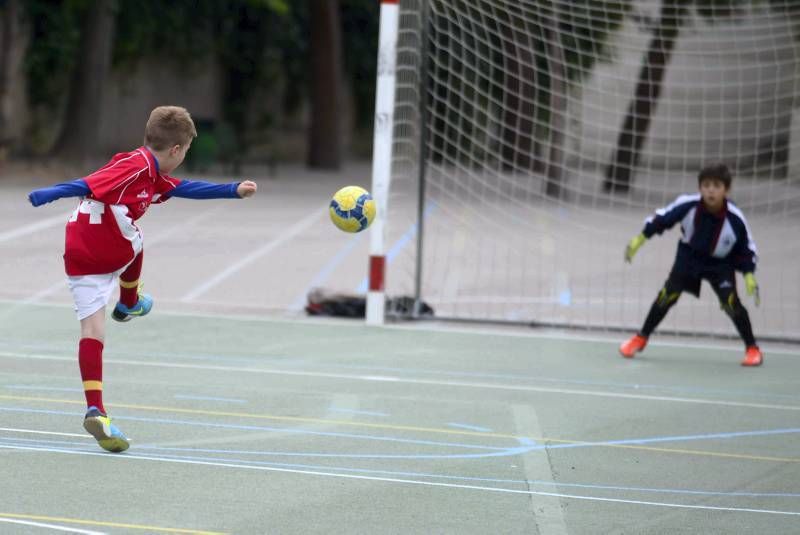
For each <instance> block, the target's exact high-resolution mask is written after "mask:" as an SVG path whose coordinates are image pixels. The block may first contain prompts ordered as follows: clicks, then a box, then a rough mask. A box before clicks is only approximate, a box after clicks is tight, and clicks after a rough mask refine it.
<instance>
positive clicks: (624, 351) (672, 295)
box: [619, 273, 683, 358]
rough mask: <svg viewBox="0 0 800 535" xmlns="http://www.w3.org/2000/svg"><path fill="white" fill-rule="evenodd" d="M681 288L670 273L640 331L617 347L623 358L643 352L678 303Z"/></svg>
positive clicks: (678, 280)
mask: <svg viewBox="0 0 800 535" xmlns="http://www.w3.org/2000/svg"><path fill="white" fill-rule="evenodd" d="M682 288H683V286H682V284H681V282H680V277H678V276H676V275H675V274H674V273H670V276H669V278H668V279H667V282H666V283H664V287H663V288H661V291H659V292H658V297H656V300H655V301H654V302H653V304H652V306H651V307H650V312H648V313H647V318H645V320H644V325H643V326H642V329H641V330H640V331H639V332H638V333H636V334H635V335H633V336H632V337H631V338H629V339H628V340H626V341H625V342H623V343H622V345H620V346H619V352H620V354H621V355H622V356H623V357H625V358H633V356H634V355H635V354H636V353H638V352H639V351H643V350H644V348H645V347H646V346H647V339H648V338H649V337H650V334H651V333H652V332H653V331H654V330H655V329H656V327H658V324H659V323H661V320H663V319H664V317H665V316H666V315H667V312H669V309H670V308H672V305H674V304H675V303H676V302H677V301H678V298H679V297H680V296H681V291H682Z"/></svg>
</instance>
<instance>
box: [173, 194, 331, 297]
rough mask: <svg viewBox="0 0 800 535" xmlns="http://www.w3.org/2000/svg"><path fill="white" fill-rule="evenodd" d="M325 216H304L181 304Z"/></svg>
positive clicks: (216, 276) (204, 284) (201, 286)
mask: <svg viewBox="0 0 800 535" xmlns="http://www.w3.org/2000/svg"><path fill="white" fill-rule="evenodd" d="M325 214H326V211H325V210H322V209H320V210H319V211H315V212H313V213H312V214H311V215H309V216H306V217H305V218H304V219H301V220H300V221H299V222H297V223H295V224H294V225H293V226H291V227H289V228H288V229H286V230H285V231H283V232H281V233H280V235H279V236H278V237H277V238H275V239H274V240H272V241H269V242H267V243H265V244H264V245H262V246H261V247H259V248H258V249H256V250H255V251H253V252H252V253H250V254H248V255H246V256H244V257H243V258H241V259H240V260H239V261H238V262H234V263H233V264H231V265H229V266H228V267H227V268H225V269H223V270H222V271H221V272H219V273H217V274H216V275H214V276H213V277H211V278H210V279H208V280H207V281H206V282H204V283H202V284H200V285H198V286H196V287H195V288H194V289H192V290H191V291H190V292H189V293H187V294H186V295H184V296H183V297H182V298H181V301H182V302H190V301H194V300H195V299H197V298H198V297H199V296H201V295H203V294H204V293H206V292H207V291H209V290H210V289H211V288H213V287H214V286H217V285H218V284H219V283H221V282H222V281H224V280H225V279H227V278H228V277H230V276H231V275H234V274H235V273H236V272H238V271H239V270H241V269H242V268H244V267H245V266H247V265H248V264H250V263H252V262H255V261H256V260H258V259H259V258H260V257H262V256H264V255H266V254H268V253H270V252H272V250H274V249H276V248H278V247H280V246H281V245H283V244H284V243H286V242H288V241H289V240H291V239H293V238H294V237H295V236H297V235H298V234H300V233H301V232H303V231H304V230H306V229H307V228H308V227H310V226H311V225H313V224H314V223H316V222H317V221H319V220H320V219H321V218H322V216H323V215H325Z"/></svg>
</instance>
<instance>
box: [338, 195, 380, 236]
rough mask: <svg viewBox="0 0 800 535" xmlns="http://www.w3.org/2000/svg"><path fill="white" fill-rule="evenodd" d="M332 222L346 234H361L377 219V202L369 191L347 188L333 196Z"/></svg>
mask: <svg viewBox="0 0 800 535" xmlns="http://www.w3.org/2000/svg"><path fill="white" fill-rule="evenodd" d="M329 211H330V214H331V221H333V224H334V225H336V226H337V227H339V228H340V229H341V230H343V231H345V232H361V231H362V230H364V229H365V228H367V227H368V226H369V225H370V224H371V223H372V220H373V219H375V200H374V199H373V198H372V195H370V194H369V192H368V191H367V190H365V189H364V188H361V187H358V186H346V187H344V188H342V189H340V190H339V191H337V192H336V193H334V194H333V199H331V206H330V210H329Z"/></svg>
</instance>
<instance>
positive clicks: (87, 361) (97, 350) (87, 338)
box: [78, 307, 106, 414]
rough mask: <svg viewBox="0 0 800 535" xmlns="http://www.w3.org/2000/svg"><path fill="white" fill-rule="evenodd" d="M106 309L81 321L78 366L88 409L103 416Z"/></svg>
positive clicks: (104, 411) (104, 410)
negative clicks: (95, 409)
mask: <svg viewBox="0 0 800 535" xmlns="http://www.w3.org/2000/svg"><path fill="white" fill-rule="evenodd" d="M105 314H106V309H105V307H103V308H101V309H100V310H98V311H97V312H95V313H94V314H92V315H91V316H89V317H86V318H84V319H82V320H81V340H80V342H79V343H78V365H79V367H80V369H81V380H82V381H83V393H84V395H85V396H86V407H87V408H88V407H97V408H98V409H99V410H100V412H102V413H103V414H105V413H106V409H105V407H103V340H104V339H105Z"/></svg>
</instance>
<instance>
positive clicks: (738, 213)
mask: <svg viewBox="0 0 800 535" xmlns="http://www.w3.org/2000/svg"><path fill="white" fill-rule="evenodd" d="M728 211H729V212H731V213H732V214H734V215H735V216H736V217H738V218H739V219H741V220H742V223H744V230H745V232H747V248H748V249H750V250H751V251H752V252H753V263H754V264H755V263H758V249H756V242H755V241H754V240H753V233H752V232H750V225H748V224H747V219H746V218H745V217H744V213H742V211H741V210H740V209H739V207H738V206H736V205H735V204H733V203H732V202H731V201H728Z"/></svg>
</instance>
